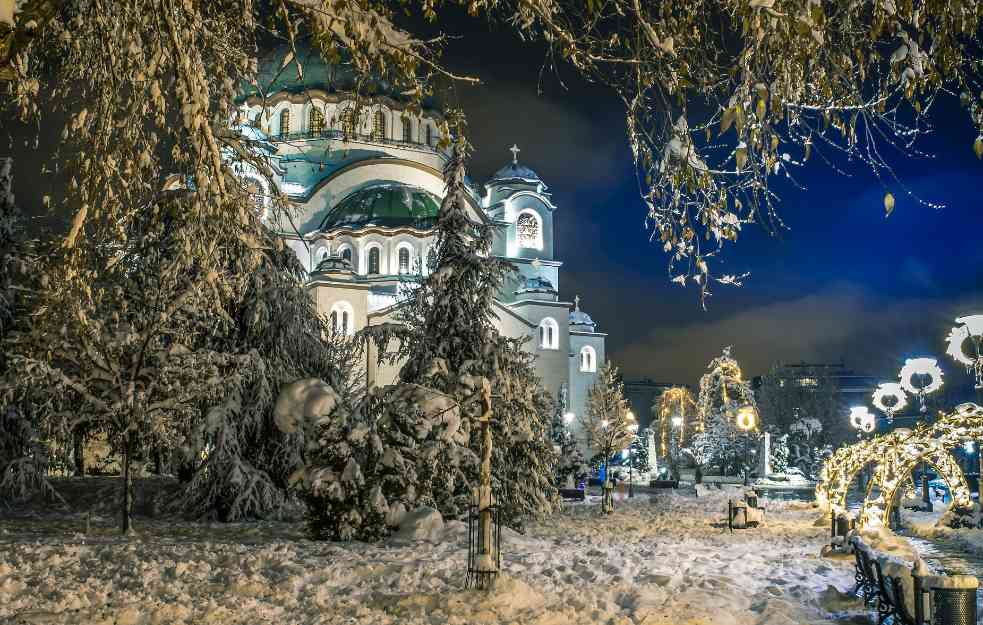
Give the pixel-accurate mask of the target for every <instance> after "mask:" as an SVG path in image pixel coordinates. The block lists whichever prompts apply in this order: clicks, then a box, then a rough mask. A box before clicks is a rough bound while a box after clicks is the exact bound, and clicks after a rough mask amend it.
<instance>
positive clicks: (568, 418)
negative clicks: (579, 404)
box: [563, 412, 575, 425]
mask: <svg viewBox="0 0 983 625" xmlns="http://www.w3.org/2000/svg"><path fill="white" fill-rule="evenodd" d="M574 416H575V415H574V414H573V413H572V412H566V413H564V414H563V423H565V424H567V425H570V424H571V423H573V418H574Z"/></svg>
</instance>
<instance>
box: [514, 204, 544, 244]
mask: <svg viewBox="0 0 983 625" xmlns="http://www.w3.org/2000/svg"><path fill="white" fill-rule="evenodd" d="M515 236H516V240H517V241H518V243H519V247H527V248H532V249H536V250H538V249H542V247H543V228H542V225H541V224H540V222H539V215H537V214H536V213H534V212H532V211H525V212H523V213H519V217H518V218H517V219H516V220H515Z"/></svg>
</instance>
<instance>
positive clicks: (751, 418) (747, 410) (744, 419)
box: [737, 406, 756, 432]
mask: <svg viewBox="0 0 983 625" xmlns="http://www.w3.org/2000/svg"><path fill="white" fill-rule="evenodd" d="M755 420H756V419H755V414H754V408H753V407H752V406H741V408H739V409H738V411H737V427H739V428H741V429H742V430H744V431H745V432H746V431H748V430H751V429H754V423H755Z"/></svg>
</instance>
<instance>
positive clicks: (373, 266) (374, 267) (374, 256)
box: [368, 247, 379, 275]
mask: <svg viewBox="0 0 983 625" xmlns="http://www.w3.org/2000/svg"><path fill="white" fill-rule="evenodd" d="M378 273H379V248H377V247H373V248H372V249H371V250H369V271H368V274H369V275H377V274H378Z"/></svg>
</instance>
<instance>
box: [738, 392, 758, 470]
mask: <svg viewBox="0 0 983 625" xmlns="http://www.w3.org/2000/svg"><path fill="white" fill-rule="evenodd" d="M756 420H757V419H756V416H755V414H754V407H753V406H751V405H750V404H748V405H746V406H741V408H740V409H738V411H737V427H739V428H741V429H742V430H744V485H745V486H749V485H750V483H751V482H750V478H751V466H750V460H749V457H750V456H749V453H748V452H749V448H750V447H749V446H750V442H751V430H752V429H754V425H755V421H756Z"/></svg>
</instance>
